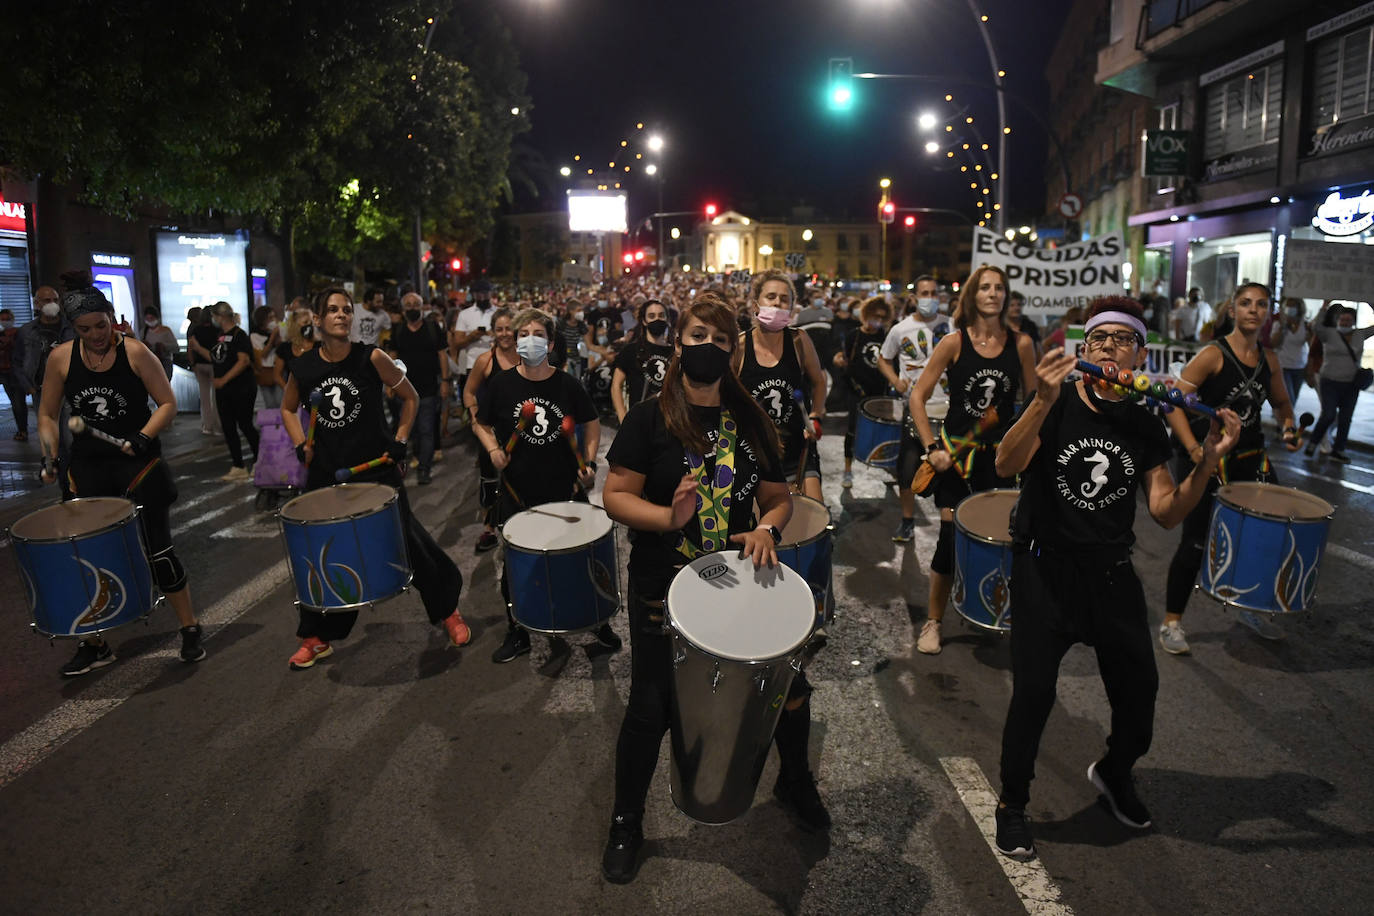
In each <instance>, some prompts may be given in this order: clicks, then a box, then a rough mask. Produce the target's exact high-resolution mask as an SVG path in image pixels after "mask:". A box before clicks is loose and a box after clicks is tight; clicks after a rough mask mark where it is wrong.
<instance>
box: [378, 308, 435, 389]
mask: <svg viewBox="0 0 1374 916" xmlns="http://www.w3.org/2000/svg"><path fill="white" fill-rule="evenodd" d="M387 346H389V347H390V348H391V351H392V352H393V353H395V354H396V355H397V356H398V357H400V359H401V361H402V362H404V363H405V364H406V378H408V379H410V384H412V385H414V386H415V393H416V394H418V395H419V396H420V397H422V398H432V397H436V396H437V395H438V394H439V376H440V374H441V373H440V368H439V353H440V352H441V351H443V350H446V349H448V342H447V341H445V340H444V335H443V333H442V332H440V331H439V329H438V328H436V327H435V326H434V323H433V322H431V321H422V322H420V328H419V330H417V331H412V330H411V329H410V326H409V325H405V324H398V325H394V326H393V327H392V328H391V340H390V343H389V344H388V345H387Z"/></svg>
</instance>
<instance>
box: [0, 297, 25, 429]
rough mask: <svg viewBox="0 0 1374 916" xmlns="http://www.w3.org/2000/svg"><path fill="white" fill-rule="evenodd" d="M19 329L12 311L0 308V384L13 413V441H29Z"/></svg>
mask: <svg viewBox="0 0 1374 916" xmlns="http://www.w3.org/2000/svg"><path fill="white" fill-rule="evenodd" d="M18 342H19V329H18V328H16V327H15V326H14V312H12V311H10V310H9V309H0V385H3V386H4V389H5V397H7V398H9V402H10V410H11V411H12V412H13V413H14V428H15V433H14V441H15V442H28V441H29V399H28V392H27V391H26V390H25V389H24V385H23V383H22V382H21V381H20V380H19V372H20V367H19V365H18V362H19V360H20V359H22V356H23V354H22V353H18V352H16V351H17V349H18V348H17V344H18Z"/></svg>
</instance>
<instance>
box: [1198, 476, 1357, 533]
mask: <svg viewBox="0 0 1374 916" xmlns="http://www.w3.org/2000/svg"><path fill="white" fill-rule="evenodd" d="M1231 487H1245V488H1247V489H1249V488H1251V487H1273V488H1274V489H1276V490H1287V491H1290V492H1293V493H1301V494H1302V495H1303V496H1305V497H1309V498H1311V499H1315V500H1320V501H1321V503H1322V504H1323V505H1324V506H1326V509H1327V511H1326V514H1324V515H1275V514H1273V513H1272V512H1261V511H1259V510H1256V509H1251V508H1250V507H1248V506H1242V505H1241V504H1240V503H1237V502H1234V501H1233V500H1230V499H1227V498H1226V497H1227V494H1226V493H1225V492H1224V491H1225V490H1227V489H1229V488H1231ZM1216 499H1217V502H1219V503H1221V504H1223V505H1225V506H1227V507H1229V508H1231V509H1235V510H1236V511H1237V512H1239V513H1240V514H1241V515H1249V516H1251V517H1253V518H1264V519H1269V520H1270V521H1275V522H1286V523H1287V524H1290V525H1301V524H1309V525H1310V524H1315V523H1317V522H1323V521H1326V522H1329V521H1331V520H1332V518H1334V517H1335V514H1336V507H1335V506H1333V505H1331V504H1330V503H1329V502H1327V501H1326V500H1324V499H1322V498H1321V497H1320V496H1318V495H1316V494H1315V493H1308V492H1307V491H1306V490H1299V489H1298V488H1297V487H1286V486H1284V485H1283V484H1278V483H1264V482H1263V481H1258V480H1241V481H1237V482H1236V483H1228V484H1226V485H1225V486H1222V487H1219V488H1218V489H1217V492H1216Z"/></svg>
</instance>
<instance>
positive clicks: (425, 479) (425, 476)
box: [415, 468, 434, 487]
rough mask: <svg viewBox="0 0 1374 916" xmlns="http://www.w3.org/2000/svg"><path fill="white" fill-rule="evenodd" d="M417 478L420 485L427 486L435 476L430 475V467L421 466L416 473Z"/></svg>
mask: <svg viewBox="0 0 1374 916" xmlns="http://www.w3.org/2000/svg"><path fill="white" fill-rule="evenodd" d="M415 479H416V481H417V482H418V483H419V484H420V486H422V487H427V486H429V484H430V482H431V481H432V480H433V479H434V478H432V477H431V476H430V473H429V468H420V470H418V471H416V473H415Z"/></svg>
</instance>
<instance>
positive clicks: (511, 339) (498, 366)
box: [463, 308, 520, 553]
mask: <svg viewBox="0 0 1374 916" xmlns="http://www.w3.org/2000/svg"><path fill="white" fill-rule="evenodd" d="M514 318H515V313H514V312H512V311H511V310H510V309H508V308H499V309H497V310H496V311H495V312H492V315H491V336H492V338H493V339H494V343H493V345H492V348H491V349H490V350H488V351H486V352H485V353H483V354H482V355H481V356H479V357H477V359H476V360H475V361H474V362H473V364H472V369H471V370H469V372H468V374H467V381H465V382H464V383H463V407H465V408H466V409H467V412H468V416H470V417H475V416H477V406H478V404H480V403H481V401H482V399H483V397H485V394H486V389H487V379H489V378H491V377H492V376H493V375H496V374H497V373H498V372H505V371H506V370H507V369H514V368H515V367H516V366H518V365H520V354H518V353H516V352H515V329H514V328H513V327H511V322H512V320H513V319H514ZM498 486H500V482H499V480H498V478H497V476H496V468H495V467H494V466H493V465H492V463H491V455H490V454H489V453H488V452H487V451H486V450H483V451H482V452H481V453H480V454H478V456H477V502H478V503H479V504H480V505H481V506H482V508H483V509H486V510H487V512H486V516H485V517H484V518H483V519H482V533H481V534H480V535H478V536H477V547H476V551H475V552H477V553H486V552H487V551H488V550H491V549H492V548H493V547H495V546H496V527H495V525H494V524H493V523H492V510H493V509H494V508H495V506H496V489H497V487H498Z"/></svg>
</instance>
